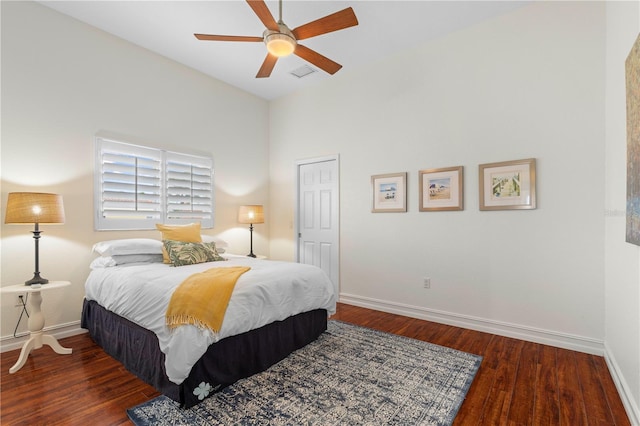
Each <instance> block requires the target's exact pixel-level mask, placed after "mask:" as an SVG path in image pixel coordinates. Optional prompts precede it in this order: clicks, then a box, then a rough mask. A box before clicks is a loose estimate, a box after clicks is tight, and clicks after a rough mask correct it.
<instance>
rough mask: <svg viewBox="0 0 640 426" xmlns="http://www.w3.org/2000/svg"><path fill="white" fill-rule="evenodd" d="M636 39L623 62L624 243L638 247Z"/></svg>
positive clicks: (639, 62)
mask: <svg viewBox="0 0 640 426" xmlns="http://www.w3.org/2000/svg"><path fill="white" fill-rule="evenodd" d="M639 74H640V36H638V38H637V39H636V41H635V43H634V44H633V47H632V48H631V52H629V56H627V59H626V60H625V82H626V87H627V208H626V237H625V240H626V241H627V242H628V243H631V244H635V245H638V246H640V173H638V170H640V124H639V123H638V121H639V120H640V77H638V75H639Z"/></svg>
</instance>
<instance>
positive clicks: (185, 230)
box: [156, 223, 202, 263]
mask: <svg viewBox="0 0 640 426" xmlns="http://www.w3.org/2000/svg"><path fill="white" fill-rule="evenodd" d="M156 228H157V229H158V231H160V232H162V238H161V240H163V241H164V240H171V241H182V242H185V243H201V242H202V236H201V235H200V223H190V224H188V225H163V224H161V223H156ZM162 261H163V262H164V263H171V259H169V254H168V253H167V249H166V248H165V247H164V245H163V247H162Z"/></svg>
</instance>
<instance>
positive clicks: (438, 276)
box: [270, 2, 606, 353]
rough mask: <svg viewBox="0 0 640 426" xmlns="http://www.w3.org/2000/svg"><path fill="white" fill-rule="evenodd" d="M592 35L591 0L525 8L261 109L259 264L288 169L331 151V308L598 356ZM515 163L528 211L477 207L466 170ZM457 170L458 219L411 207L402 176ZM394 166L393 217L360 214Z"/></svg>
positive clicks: (280, 227) (281, 214) (283, 197)
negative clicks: (335, 243)
mask: <svg viewBox="0 0 640 426" xmlns="http://www.w3.org/2000/svg"><path fill="white" fill-rule="evenodd" d="M577 16H579V17H580V19H576V17H577ZM605 35H606V34H605V6H604V3H591V2H587V3H577V2H536V3H534V4H532V5H530V6H526V7H523V8H520V9H518V10H516V11H514V12H511V13H509V14H506V15H503V16H501V17H498V18H496V19H493V20H490V21H486V22H484V23H481V24H479V25H476V26H474V27H472V28H469V29H466V30H463V31H460V32H457V33H454V34H451V35H448V36H445V37H442V38H440V39H438V40H435V41H433V42H430V43H427V44H424V45H422V46H421V47H418V48H416V49H412V50H410V51H408V52H405V53H403V54H400V55H398V56H396V57H395V58H393V59H391V60H384V61H381V62H379V63H378V64H376V65H375V66H369V67H368V68H367V69H355V70H349V69H344V70H341V71H340V73H338V74H336V76H334V78H332V79H331V80H330V81H329V82H328V83H327V84H324V85H322V86H320V87H317V88H312V89H309V90H307V91H305V92H298V93H297V94H293V95H291V96H288V97H286V98H283V99H280V100H277V101H274V102H272V104H271V120H270V123H271V124H270V126H271V130H270V143H271V147H270V156H271V162H270V166H271V185H272V186H271V205H272V210H273V211H272V219H271V224H272V226H271V237H272V240H271V250H270V253H271V256H272V257H275V258H282V259H292V258H293V255H294V239H293V235H294V234H293V230H292V229H291V222H292V220H293V214H294V209H293V205H294V197H295V180H294V176H295V175H294V167H293V165H294V162H295V160H297V159H301V158H308V157H315V156H322V155H326V154H339V155H340V163H341V171H340V175H341V185H340V190H341V201H340V203H341V211H340V215H341V225H340V229H341V235H340V239H341V242H340V244H341V259H340V260H341V283H340V285H341V298H342V300H343V301H348V302H349V303H355V304H360V305H364V306H372V307H376V308H378V309H383V310H389V311H394V312H401V313H406V314H410V315H414V316H419V317H425V318H434V319H438V320H441V321H445V322H450V323H456V324H461V325H467V326H472V327H475V328H480V329H486V330H489V331H494V332H499V333H504V334H508V335H515V336H520V337H525V338H534V337H535V338H536V339H537V340H539V341H543V342H550V343H554V344H560V345H565V346H569V347H572V348H577V349H581V350H586V351H590V352H595V353H602V352H603V339H604V335H605V334H604V315H605V314H604V303H603V298H604V294H605V291H604V217H603V200H604V195H605V186H604V166H605V165H604V161H603V154H604V149H605V145H604V137H605V127H604V114H605V109H604V105H605V102H604V101H605V97H604V94H605V86H604V81H605V67H604V56H605ZM529 157H535V158H536V159H537V161H538V168H537V172H538V175H537V190H538V206H539V207H538V208H537V209H536V210H532V211H497V212H480V211H479V210H478V177H477V175H478V164H481V163H489V162H495V161H505V160H516V159H522V158H529ZM458 165H463V166H464V167H465V170H464V172H465V177H464V185H465V188H464V197H465V199H464V204H465V210H464V211H461V212H419V211H418V170H421V169H428V168H434V167H448V166H458ZM404 171H406V172H408V173H409V178H408V180H409V182H408V212H407V213H371V212H370V210H371V193H370V191H371V185H370V177H371V175H374V174H381V173H392V172H404ZM425 276H428V277H431V283H432V284H431V289H429V290H425V289H424V288H423V285H422V278H423V277H425Z"/></svg>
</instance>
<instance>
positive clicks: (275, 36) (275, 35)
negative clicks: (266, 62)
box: [264, 26, 297, 58]
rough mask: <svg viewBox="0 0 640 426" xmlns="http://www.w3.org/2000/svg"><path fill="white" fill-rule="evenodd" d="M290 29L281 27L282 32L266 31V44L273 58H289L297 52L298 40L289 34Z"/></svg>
mask: <svg viewBox="0 0 640 426" xmlns="http://www.w3.org/2000/svg"><path fill="white" fill-rule="evenodd" d="M288 33H290V31H288V29H287V28H286V27H285V28H282V26H281V27H280V31H270V30H267V31H265V34H264V43H265V44H266V45H267V50H268V51H269V53H270V54H272V55H273V56H276V57H278V58H282V57H284V56H289V55H291V54H292V53H293V51H294V50H296V45H297V42H296V39H295V38H294V37H293V35H292V34H288Z"/></svg>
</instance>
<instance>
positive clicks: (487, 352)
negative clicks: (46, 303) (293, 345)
mask: <svg viewBox="0 0 640 426" xmlns="http://www.w3.org/2000/svg"><path fill="white" fill-rule="evenodd" d="M333 318H335V319H339V320H342V321H345V322H350V323H354V324H359V325H362V326H365V327H370V328H375V329H378V330H382V331H387V332H390V333H396V334H401V335H404V336H408V337H412V338H415V339H420V340H425V341H429V342H432V343H435V344H439V345H443V346H448V347H452V348H455V349H459V350H462V351H466V352H471V353H475V354H479V355H482V356H483V357H484V359H483V362H482V365H481V366H480V370H479V371H478V374H477V375H476V378H475V380H474V382H473V384H472V386H471V388H470V390H469V393H468V395H467V398H466V400H465V401H464V403H463V404H462V407H461V408H460V411H459V412H458V416H457V417H456V420H455V423H454V424H455V425H569V426H574V425H607V426H612V425H629V424H630V423H629V420H628V418H627V416H626V414H625V411H624V408H623V406H622V402H621V400H620V397H619V396H618V393H617V391H616V388H615V386H614V383H613V381H612V379H611V376H610V374H609V371H608V370H607V367H606V365H605V361H604V359H603V358H602V357H598V356H594V355H588V354H584V353H580V352H574V351H568V350H564V349H558V348H554V347H551V346H545V345H540V344H536V343H529V342H524V341H522V340H516V339H511V338H507V337H500V336H496V335H492V334H488V333H481V332H477V331H471V330H466V329H462V328H457V327H451V326H447V325H442V324H437V323H432V322H428V321H422V320H417V319H412V318H407V317H402V316H398V315H393V314H387V313H383V312H378V311H372V310H369V309H364V308H358V307H354V306H349V305H344V304H340V305H339V306H338V312H337V313H336V315H334V316H333ZM61 343H62V344H63V346H66V347H71V348H73V354H71V355H58V354H56V353H54V352H53V351H52V350H51V349H50V348H49V347H47V346H45V347H43V348H42V349H38V350H36V351H34V352H33V353H32V354H31V355H30V356H29V359H28V360H27V363H26V364H25V366H24V367H22V369H21V370H19V371H18V372H17V373H15V374H9V368H10V367H11V366H12V365H13V364H14V363H15V362H16V360H17V359H18V355H19V351H17V350H16V351H11V352H6V353H3V354H1V362H0V364H1V368H2V373H1V376H0V387H1V391H0V424H2V425H96V426H98V425H100V426H101V425H126V424H130V422H129V420H128V418H127V415H126V412H125V410H126V409H127V408H129V407H131V406H134V405H136V404H139V403H141V402H144V401H147V400H149V399H151V398H152V397H154V396H157V395H158V393H157V392H156V391H155V390H154V389H153V388H152V387H150V386H148V385H146V384H144V383H143V382H141V381H140V380H138V379H137V378H136V377H134V376H133V375H132V374H130V373H128V372H127V371H126V370H125V369H124V368H123V367H122V365H121V364H120V363H118V362H117V361H115V360H113V359H112V358H111V357H109V356H108V355H106V354H105V353H104V352H103V351H102V350H101V349H100V348H99V347H98V346H97V345H95V344H94V343H93V341H92V340H91V339H90V338H89V337H88V335H86V334H83V335H79V336H73V337H69V338H66V339H63V340H61Z"/></svg>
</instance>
